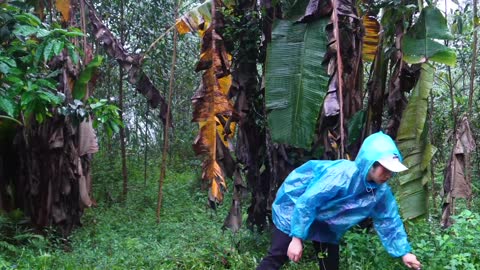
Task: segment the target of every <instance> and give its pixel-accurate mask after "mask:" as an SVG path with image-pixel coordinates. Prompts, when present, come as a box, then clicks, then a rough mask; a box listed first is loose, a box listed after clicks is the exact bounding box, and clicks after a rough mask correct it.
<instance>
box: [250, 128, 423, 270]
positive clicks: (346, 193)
mask: <svg viewBox="0 0 480 270" xmlns="http://www.w3.org/2000/svg"><path fill="white" fill-rule="evenodd" d="M401 162H402V156H401V154H400V151H399V150H398V148H397V146H396V145H395V142H394V141H393V140H392V138H390V137H389V136H388V135H386V134H384V133H383V132H378V133H375V134H372V135H370V136H368V137H367V138H366V139H365V141H364V142H363V144H362V146H361V147H360V151H359V152H358V156H357V158H356V159H355V161H349V160H311V161H308V162H306V163H305V164H303V165H302V166H300V167H298V168H297V169H295V170H293V171H292V172H291V173H290V174H289V175H288V177H287V178H286V179H285V181H284V183H283V184H282V186H280V188H279V190H278V192H277V196H276V199H275V201H274V202H273V205H272V219H273V223H274V226H273V232H272V242H271V246H270V249H269V251H268V254H267V255H266V256H265V257H264V258H263V260H262V261H261V262H260V264H259V265H258V267H257V270H272V269H280V267H282V265H283V264H285V263H286V262H287V261H288V259H290V260H292V261H294V262H298V261H299V260H300V259H301V258H302V252H303V242H304V241H306V240H310V241H313V246H314V248H315V250H316V252H323V253H324V254H326V256H321V257H322V258H321V259H319V266H320V269H322V270H337V269H338V266H339V247H338V242H339V240H340V238H341V237H342V236H343V235H344V234H345V232H346V231H347V230H348V229H349V228H350V227H352V226H353V225H355V224H358V223H359V222H360V221H362V220H364V219H365V218H367V217H371V218H372V219H373V224H374V227H375V230H376V231H377V233H378V235H379V237H380V240H381V241H382V244H383V246H384V247H385V249H386V251H387V252H388V253H389V254H390V255H391V256H393V257H401V258H402V260H403V263H404V264H405V265H406V266H407V267H408V268H412V269H420V267H421V264H420V262H419V261H418V260H417V258H416V256H415V255H413V254H412V253H410V251H411V246H410V244H409V242H408V239H407V234H406V232H405V228H404V226H403V222H402V219H401V218H400V215H399V213H398V206H397V203H396V202H395V198H394V197H393V194H392V191H391V190H390V187H389V186H388V184H387V181H388V180H389V179H390V178H391V177H392V174H393V173H396V172H401V171H405V170H407V169H408V168H407V167H405V165H403V164H402V163H401Z"/></svg>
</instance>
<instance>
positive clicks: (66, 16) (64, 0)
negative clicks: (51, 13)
mask: <svg viewBox="0 0 480 270" xmlns="http://www.w3.org/2000/svg"><path fill="white" fill-rule="evenodd" d="M55 6H56V7H57V10H58V11H59V12H60V14H62V18H63V21H64V22H68V21H69V20H70V0H56V1H55Z"/></svg>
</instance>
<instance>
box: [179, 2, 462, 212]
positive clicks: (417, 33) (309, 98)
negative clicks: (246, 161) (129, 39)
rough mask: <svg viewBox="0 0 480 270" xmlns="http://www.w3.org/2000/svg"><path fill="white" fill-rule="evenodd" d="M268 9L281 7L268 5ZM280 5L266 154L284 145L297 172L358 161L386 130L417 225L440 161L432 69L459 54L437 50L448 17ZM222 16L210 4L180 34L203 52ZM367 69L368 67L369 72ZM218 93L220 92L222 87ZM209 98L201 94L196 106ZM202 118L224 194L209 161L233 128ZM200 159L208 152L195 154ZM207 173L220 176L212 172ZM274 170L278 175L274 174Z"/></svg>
mask: <svg viewBox="0 0 480 270" xmlns="http://www.w3.org/2000/svg"><path fill="white" fill-rule="evenodd" d="M262 4H264V5H265V6H264V7H270V6H274V4H273V3H270V2H268V1H266V2H262ZM277 5H278V6H276V9H278V10H281V12H277V13H276V14H277V15H276V16H274V17H273V18H268V19H273V24H272V26H271V32H270V33H264V37H265V40H267V41H268V44H267V49H266V57H265V61H264V62H260V63H258V64H264V76H263V84H262V86H264V102H265V103H264V104H265V111H264V113H265V114H263V115H262V117H266V119H267V122H268V128H267V130H268V134H269V135H270V136H271V140H272V142H273V145H269V144H268V136H267V138H266V139H265V141H266V144H267V145H266V147H265V148H266V149H273V148H275V147H276V146H275V145H277V146H282V147H277V148H275V149H277V150H278V149H286V151H283V152H282V153H283V154H281V156H282V157H284V158H285V160H287V161H288V162H290V163H291V164H295V162H296V159H297V161H298V160H305V159H311V158H323V159H338V158H354V157H355V155H356V152H357V151H358V148H359V146H360V144H361V142H362V140H363V138H365V137H366V136H368V135H369V134H371V133H373V132H376V131H378V130H381V129H384V130H385V131H386V132H387V133H388V134H389V135H391V136H392V137H394V138H396V139H397V142H398V144H399V147H400V150H401V151H402V153H403V154H404V155H405V163H406V164H407V166H409V167H410V170H409V171H408V173H404V174H401V175H400V178H399V179H400V180H399V182H400V185H399V190H398V192H399V194H398V199H399V202H400V206H401V210H402V212H403V215H404V217H405V218H415V217H418V216H421V215H423V214H425V213H426V209H427V207H426V198H427V197H426V187H425V184H426V182H427V181H428V178H427V175H428V171H429V164H430V160H431V159H432V156H433V155H434V153H435V147H434V146H433V145H431V144H430V143H429V142H428V137H427V136H426V134H427V133H428V132H427V131H428V127H427V126H426V125H425V121H426V117H427V108H428V107H427V98H428V96H429V93H430V90H431V88H432V84H433V74H434V70H435V68H434V63H441V64H445V65H454V64H455V62H456V58H455V57H456V56H455V53H454V51H453V50H451V49H449V48H448V47H446V46H444V45H443V44H441V43H440V42H439V40H447V39H450V38H451V35H450V33H449V31H448V28H447V25H446V20H445V18H444V17H443V15H442V14H441V12H440V11H439V10H438V9H437V8H436V7H434V6H431V5H429V6H426V7H423V6H418V3H417V2H413V1H407V2H405V3H403V2H402V3H399V2H388V3H387V2H385V3H384V2H374V1H363V2H362V3H358V2H354V1H349V0H332V1H308V0H300V1H284V2H282V3H277ZM227 6H228V5H227ZM207 7H208V8H207ZM215 10H216V9H214V8H213V9H211V2H206V3H204V4H203V5H201V6H199V7H197V8H196V9H194V10H192V11H190V12H189V13H188V14H187V15H185V16H184V17H182V18H181V19H180V20H179V21H178V23H177V29H178V30H179V31H180V32H181V33H185V32H188V31H192V30H193V31H199V32H200V34H201V35H202V37H203V45H202V46H203V48H205V43H206V42H210V43H211V44H213V43H212V42H211V40H209V39H206V38H205V37H206V33H207V31H208V30H207V29H209V27H211V25H214V24H215V23H214V22H215V20H214V18H215V16H212V14H216V13H215ZM209 24H210V25H209ZM206 25H209V27H207V26H206ZM217 38H218V39H220V38H221V37H217ZM202 52H203V54H202V56H201V57H202V59H205V55H207V56H209V57H210V55H215V54H214V53H213V52H212V51H211V50H210V51H209V50H207V49H205V50H203V51H202ZM218 55H219V56H221V53H218ZM207 59H210V58H207ZM212 59H215V58H214V57H212ZM218 59H225V57H224V58H222V57H219V58H218ZM200 63H202V61H200ZM208 63H209V65H205V66H206V67H211V66H215V63H216V61H215V60H212V61H210V62H208ZM210 63H211V65H210ZM217 63H222V64H224V63H227V62H226V61H223V62H222V61H217ZM365 66H367V67H369V68H370V71H369V72H368V71H367V70H366V68H365ZM226 67H228V66H222V68H219V67H218V66H217V67H216V70H217V72H218V73H217V76H216V79H217V80H218V81H220V80H221V78H222V76H223V75H221V74H226V73H225V69H224V68H226ZM207 70H208V69H207ZM203 77H204V84H203V85H202V86H201V87H200V88H199V89H206V88H207V87H206V83H210V82H211V80H210V79H209V78H211V76H205V75H203ZM214 85H215V84H214ZM218 85H221V84H220V83H218ZM365 86H366V89H364V87H365ZM260 88H262V87H260ZM212 89H213V90H214V91H216V90H215V89H216V88H215V87H213V88H212ZM226 90H227V89H226ZM203 92H205V90H203ZM197 93H199V92H197ZM224 93H225V94H226V93H227V92H224ZM203 96H205V94H203V95H198V94H196V95H195V97H194V100H196V99H197V98H198V97H203ZM222 98H223V97H222ZM203 100H206V99H203ZM222 100H223V99H222ZM214 101H215V100H214V99H211V102H210V104H215V106H218V108H217V109H216V110H217V111H216V114H217V115H233V114H234V112H232V111H231V108H230V107H228V109H227V106H226V105H227V102H226V101H221V102H220V99H218V100H216V101H215V102H214ZM195 102H197V104H198V101H194V103H195ZM205 111H208V112H209V113H210V114H206V115H210V116H208V117H207V116H205V117H203V118H198V116H197V115H195V116H194V119H197V121H199V120H202V121H206V120H208V119H210V120H209V121H210V123H211V127H209V128H208V130H209V132H206V130H207V126H208V125H206V124H202V128H201V130H204V131H201V135H200V136H199V137H198V138H197V142H196V145H197V146H200V145H208V146H209V147H208V149H210V150H208V151H206V150H203V153H207V156H208V158H207V160H209V161H208V162H207V163H204V164H208V166H206V165H204V178H205V176H207V178H208V179H215V177H216V178H217V179H219V178H220V179H222V180H221V181H217V183H215V184H214V185H216V186H220V187H223V188H224V187H225V186H224V185H223V183H224V180H223V178H222V177H223V175H222V176H221V177H219V176H218V175H220V173H218V170H216V169H215V168H217V167H215V166H212V165H210V164H215V163H211V161H212V160H216V157H215V155H214V153H215V151H216V150H215V147H216V146H217V145H219V144H220V143H219V142H220V140H217V139H214V138H216V136H220V137H222V136H221V134H222V128H225V123H230V121H222V120H221V118H218V117H217V118H216V119H215V121H214V118H213V117H212V116H211V113H212V110H211V109H210V110H205ZM214 112H215V111H214ZM386 115H387V116H388V118H389V119H388V120H387V119H385V116H386ZM209 117H210V118H209ZM214 126H215V128H214ZM207 134H208V136H210V137H209V138H210V139H209V140H206V138H207ZM202 140H203V142H202ZM217 141H218V143H216V144H215V143H214V142H217ZM199 142H202V144H199ZM204 149H206V148H204ZM197 152H198V153H201V152H202V151H200V148H198V147H197ZM217 159H218V157H217ZM272 160H273V159H272ZM267 165H268V164H267ZM210 167H211V168H212V172H214V174H210V175H209V174H208V173H207V172H208V170H205V169H206V168H210ZM268 168H269V169H270V170H272V172H273V171H274V166H270V167H268ZM272 175H273V177H278V176H276V175H275V174H274V173H272ZM210 181H211V180H210ZM248 181H249V183H253V182H254V181H251V180H250V179H248ZM282 181H283V179H280V177H278V179H273V181H270V182H269V184H267V185H269V187H268V189H270V192H269V195H268V196H264V197H263V200H267V201H268V200H269V198H271V197H272V196H274V194H275V189H276V187H278V185H279V184H280V183H281V182H282ZM213 182H215V181H212V183H213ZM219 183H220V184H219ZM212 187H213V185H212ZM251 188H252V189H255V188H259V187H255V186H253V187H251ZM268 189H267V190H268ZM211 190H212V189H211ZM215 194H216V193H215ZM210 196H212V195H210ZM219 198H220V197H215V196H213V197H211V200H212V199H215V200H217V201H218V202H220V201H221V200H218V199H219ZM267 208H268V206H267Z"/></svg>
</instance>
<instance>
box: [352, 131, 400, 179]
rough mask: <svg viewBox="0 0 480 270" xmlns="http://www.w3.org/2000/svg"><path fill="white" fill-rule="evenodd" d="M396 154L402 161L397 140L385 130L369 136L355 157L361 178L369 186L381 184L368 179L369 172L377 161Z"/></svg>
mask: <svg viewBox="0 0 480 270" xmlns="http://www.w3.org/2000/svg"><path fill="white" fill-rule="evenodd" d="M391 155H396V156H398V158H399V160H400V162H401V161H402V155H401V154H400V151H399V150H398V148H397V146H396V144H395V142H394V141H393V140H392V138H391V137H390V136H388V135H386V134H385V133H383V132H381V131H380V132H377V133H374V134H372V135H370V136H368V137H367V138H366V139H365V141H363V143H362V146H361V147H360V150H359V151H358V155H357V157H356V158H355V164H356V165H357V169H358V172H357V173H358V174H359V175H360V178H361V180H362V181H363V182H364V183H365V185H366V186H367V187H369V188H377V187H378V186H379V185H378V184H376V183H374V182H371V181H367V176H368V172H369V171H370V168H371V167H372V166H373V163H375V161H378V160H380V159H382V158H384V157H386V156H391Z"/></svg>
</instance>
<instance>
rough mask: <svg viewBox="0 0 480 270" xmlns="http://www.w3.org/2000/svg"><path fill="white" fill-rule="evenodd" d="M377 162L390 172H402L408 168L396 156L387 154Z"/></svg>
mask: <svg viewBox="0 0 480 270" xmlns="http://www.w3.org/2000/svg"><path fill="white" fill-rule="evenodd" d="M378 163H380V164H382V166H383V167H385V168H387V169H388V170H389V171H392V172H403V171H406V170H408V168H407V166H405V165H403V164H402V163H401V162H400V160H399V159H398V157H396V156H389V157H385V158H382V159H380V160H378Z"/></svg>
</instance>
